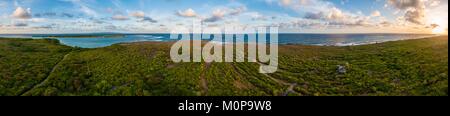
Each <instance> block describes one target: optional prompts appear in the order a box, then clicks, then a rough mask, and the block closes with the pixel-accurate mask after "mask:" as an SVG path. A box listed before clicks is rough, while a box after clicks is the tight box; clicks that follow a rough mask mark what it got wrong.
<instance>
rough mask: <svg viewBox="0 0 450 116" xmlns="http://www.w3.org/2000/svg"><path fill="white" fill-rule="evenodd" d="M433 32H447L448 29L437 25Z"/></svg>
mask: <svg viewBox="0 0 450 116" xmlns="http://www.w3.org/2000/svg"><path fill="white" fill-rule="evenodd" d="M431 32H432V33H433V34H446V33H447V30H446V29H445V28H443V27H436V28H434V29H433V30H432V31H431Z"/></svg>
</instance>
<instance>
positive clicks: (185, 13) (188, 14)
mask: <svg viewBox="0 0 450 116" xmlns="http://www.w3.org/2000/svg"><path fill="white" fill-rule="evenodd" d="M176 15H178V16H181V17H196V16H197V13H195V11H194V10H192V9H191V8H189V9H186V10H184V11H178V12H177V13H176Z"/></svg>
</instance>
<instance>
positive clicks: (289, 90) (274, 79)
mask: <svg viewBox="0 0 450 116" xmlns="http://www.w3.org/2000/svg"><path fill="white" fill-rule="evenodd" d="M256 63H258V64H259V65H265V64H263V63H260V62H256ZM278 71H284V70H281V69H278ZM262 74H263V75H264V76H266V77H269V78H270V79H271V80H273V81H275V82H276V83H279V84H282V85H286V86H289V87H288V89H287V90H286V91H285V92H284V93H283V94H282V96H287V95H289V93H296V94H298V93H297V92H296V91H295V90H294V88H295V86H297V83H289V82H287V81H285V80H281V79H277V78H274V77H272V76H270V75H268V74H265V73H262Z"/></svg>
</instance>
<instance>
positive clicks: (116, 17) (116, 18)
mask: <svg viewBox="0 0 450 116" xmlns="http://www.w3.org/2000/svg"><path fill="white" fill-rule="evenodd" d="M111 18H112V19H113V20H118V21H125V20H129V19H130V18H128V17H127V16H124V15H120V14H118V15H114V16H112V17H111Z"/></svg>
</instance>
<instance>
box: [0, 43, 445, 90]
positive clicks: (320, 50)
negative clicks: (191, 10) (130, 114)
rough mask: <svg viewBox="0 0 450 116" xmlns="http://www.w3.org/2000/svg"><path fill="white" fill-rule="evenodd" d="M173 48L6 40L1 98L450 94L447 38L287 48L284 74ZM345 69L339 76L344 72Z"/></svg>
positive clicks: (1, 48) (0, 48) (0, 53)
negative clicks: (192, 59) (176, 59)
mask: <svg viewBox="0 0 450 116" xmlns="http://www.w3.org/2000/svg"><path fill="white" fill-rule="evenodd" d="M170 47H171V44H170V43H159V42H141V43H132V44H116V45H113V46H110V47H105V48H97V49H75V48H70V47H67V46H63V45H59V44H58V42H57V41H55V40H28V39H0V67H1V69H0V73H1V75H0V76H1V78H0V95H26V96H31V95H32V96H41V95H44V96H54V95H57V96H103V95H106V96H117V95H119V96H168V95H175V96H180V95H182V96H219V95H220V96H235V95H239V96H280V95H290V96H304V95H306V96H335V95H338V96H348V95H364V96H365V95H369V96H379V95H395V96H397V95H399V96H403V95H437V96H447V95H448V71H447V70H448V37H447V36H445V37H436V38H429V39H417V40H405V41H397V42H387V43H381V44H373V45H363V46H348V47H323V46H322V47H320V46H303V45H283V46H280V49H279V51H280V55H279V62H280V66H279V67H280V70H279V71H278V72H276V73H273V74H268V75H265V74H260V73H258V69H259V64H257V63H173V62H172V61H171V60H170V56H169V51H170ZM338 65H339V66H345V68H346V70H347V71H346V73H339V72H338V71H337V66H338Z"/></svg>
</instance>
